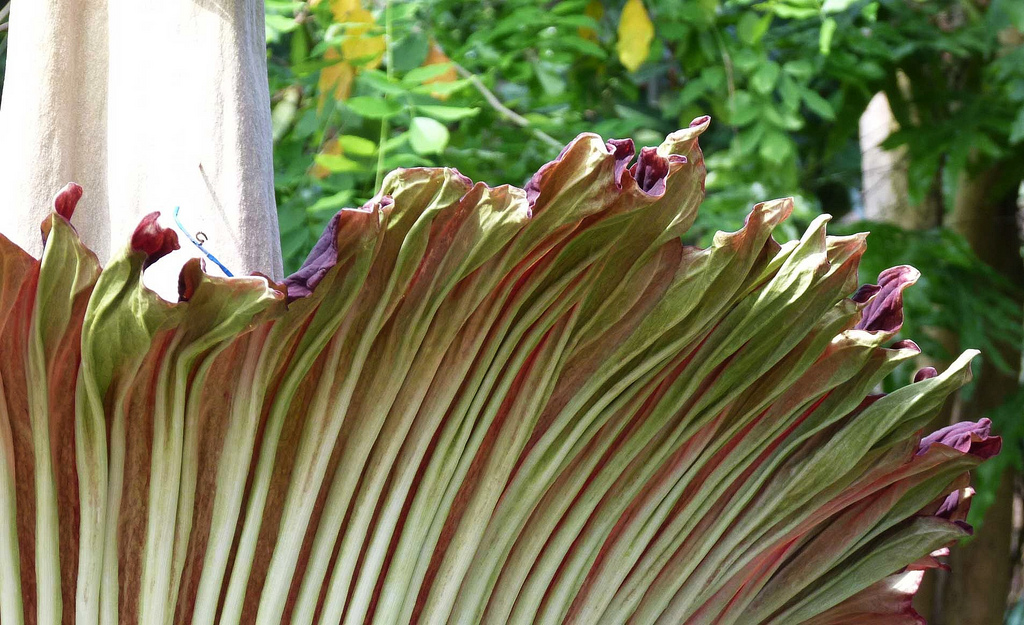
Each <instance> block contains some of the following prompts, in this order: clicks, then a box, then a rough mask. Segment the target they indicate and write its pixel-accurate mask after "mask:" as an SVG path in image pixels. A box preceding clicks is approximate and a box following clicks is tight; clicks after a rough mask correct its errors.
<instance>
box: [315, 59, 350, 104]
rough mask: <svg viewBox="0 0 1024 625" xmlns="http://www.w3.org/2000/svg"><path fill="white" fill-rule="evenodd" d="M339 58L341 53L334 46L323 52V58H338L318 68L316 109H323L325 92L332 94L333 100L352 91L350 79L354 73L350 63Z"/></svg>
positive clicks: (343, 96) (341, 98) (346, 95)
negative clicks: (318, 79)
mask: <svg viewBox="0 0 1024 625" xmlns="http://www.w3.org/2000/svg"><path fill="white" fill-rule="evenodd" d="M341 58H342V57H341V53H340V52H338V51H337V50H336V49H334V48H328V49H327V52H325V53H324V59H325V60H328V61H332V60H335V59H338V61H339V62H338V63H335V64H333V65H328V66H327V67H325V68H323V69H322V70H320V81H319V83H317V91H318V92H319V93H320V100H319V102H318V103H317V111H320V110H322V109H323V107H324V100H325V99H326V98H327V94H329V93H330V94H332V95H333V97H334V99H335V100H344V99H346V98H348V95H349V93H351V91H352V79H353V78H355V75H356V73H355V70H354V69H353V68H352V65H350V64H349V63H348V62H347V61H343V60H341Z"/></svg>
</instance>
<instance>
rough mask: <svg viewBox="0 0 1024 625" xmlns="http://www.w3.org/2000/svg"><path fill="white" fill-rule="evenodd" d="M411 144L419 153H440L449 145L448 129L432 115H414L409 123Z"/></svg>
mask: <svg viewBox="0 0 1024 625" xmlns="http://www.w3.org/2000/svg"><path fill="white" fill-rule="evenodd" d="M409 145H411V146H412V149H413V150H415V151H416V152H417V153H419V154H439V153H441V152H443V151H444V149H445V147H446V146H447V145H448V129H447V128H446V127H445V125H444V124H442V123H441V122H439V121H437V120H435V119H431V118H430V117H413V118H412V122H411V123H410V124H409Z"/></svg>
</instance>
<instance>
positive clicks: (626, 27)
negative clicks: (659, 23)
mask: <svg viewBox="0 0 1024 625" xmlns="http://www.w3.org/2000/svg"><path fill="white" fill-rule="evenodd" d="M653 39H654V24H652V23H651V18H650V16H648V15H647V9H646V8H644V3H643V0H626V5H625V6H624V7H622V16H621V17H620V18H619V41H618V44H616V49H617V50H618V51H619V61H620V62H622V64H623V65H624V66H626V69H628V70H629V71H631V72H635V71H636V70H637V69H638V68H639V67H640V66H641V65H642V64H643V62H644V61H646V60H647V55H648V54H650V53H651V41H652V40H653Z"/></svg>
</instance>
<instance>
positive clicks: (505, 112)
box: [452, 62, 562, 149]
mask: <svg viewBox="0 0 1024 625" xmlns="http://www.w3.org/2000/svg"><path fill="white" fill-rule="evenodd" d="M452 66H453V67H455V71H456V72H458V73H459V75H460V76H462V77H463V78H466V79H467V80H469V84H471V85H473V87H474V88H476V90H477V91H479V92H480V95H482V96H483V97H484V100H487V103H488V104H490V105H491V108H493V109H494V110H495V111H497V112H498V113H499V114H500V115H501V116H502V117H504V118H505V119H507V120H509V121H510V122H512V123H513V124H515V125H516V126H519V127H520V128H526V129H528V130H529V131H530V132H532V133H533V135H534V136H535V137H537V138H538V139H540V140H541V141H543V142H544V143H547V144H548V145H550V146H552V147H556V148H559V149H561V147H562V143H561V142H560V141H559V140H558V139H555V138H554V137H552V136H551V135H549V134H548V133H546V132H544V131H543V130H541V129H539V128H537V127H535V126H534V125H533V124H531V123H530V120H528V119H526V118H525V117H523V116H522V115H520V114H519V113H516V112H515V111H513V110H512V109H510V108H508V107H507V106H505V105H504V104H502V103H501V100H499V99H498V96H496V95H494V92H492V91H491V90H490V89H488V88H487V85H485V84H484V83H483V81H481V80H480V79H479V78H478V77H477V76H476V74H474V73H472V72H470V71H469V70H468V69H466V68H465V67H463V66H461V65H459V64H458V63H455V62H453V63H452Z"/></svg>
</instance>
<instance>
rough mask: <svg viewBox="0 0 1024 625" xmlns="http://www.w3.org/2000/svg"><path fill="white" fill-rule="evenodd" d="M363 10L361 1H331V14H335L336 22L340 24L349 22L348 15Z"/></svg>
mask: <svg viewBox="0 0 1024 625" xmlns="http://www.w3.org/2000/svg"><path fill="white" fill-rule="evenodd" d="M361 8H363V7H362V6H360V4H359V0H331V13H332V14H334V21H335V22H338V23H339V24H344V23H345V22H347V21H348V19H346V18H347V17H348V14H349V13H351V12H352V11H355V10H357V9H361Z"/></svg>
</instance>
